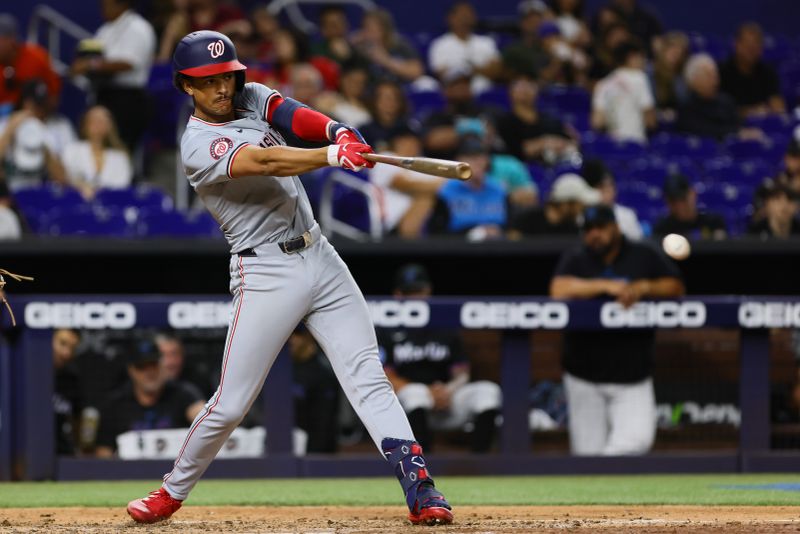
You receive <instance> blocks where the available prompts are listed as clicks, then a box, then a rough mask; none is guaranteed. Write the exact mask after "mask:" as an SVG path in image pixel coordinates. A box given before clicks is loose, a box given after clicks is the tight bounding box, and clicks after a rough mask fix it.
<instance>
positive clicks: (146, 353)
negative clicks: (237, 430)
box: [95, 341, 204, 458]
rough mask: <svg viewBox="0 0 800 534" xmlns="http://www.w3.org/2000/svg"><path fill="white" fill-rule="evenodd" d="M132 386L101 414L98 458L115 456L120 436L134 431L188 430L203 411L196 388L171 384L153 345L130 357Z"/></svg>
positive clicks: (145, 345)
mask: <svg viewBox="0 0 800 534" xmlns="http://www.w3.org/2000/svg"><path fill="white" fill-rule="evenodd" d="M128 376H129V377H130V382H129V383H128V384H126V385H125V386H124V387H123V388H122V389H120V390H118V391H116V392H115V393H114V394H112V396H111V398H109V399H108V402H107V403H106V406H105V407H104V409H103V410H101V415H100V426H99V429H98V433H97V449H96V451H95V452H96V455H97V456H98V457H100V458H109V457H111V456H113V454H114V451H115V450H116V439H117V436H119V435H120V434H123V433H125V432H128V431H130V430H155V429H163V428H182V427H188V426H189V425H190V424H191V422H192V421H194V418H195V417H196V416H197V414H198V413H200V411H201V410H202V409H203V404H204V401H203V399H202V398H200V397H198V396H197V394H196V391H195V389H194V388H188V387H186V385H185V384H183V383H181V382H169V381H167V378H166V376H164V374H163V373H162V372H161V369H160V367H159V356H158V352H157V351H156V348H155V347H154V346H153V344H152V343H150V342H146V341H143V342H140V343H138V344H137V345H136V347H135V348H133V349H132V350H131V352H130V354H129V360H128Z"/></svg>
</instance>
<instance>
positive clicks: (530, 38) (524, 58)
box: [503, 0, 558, 80]
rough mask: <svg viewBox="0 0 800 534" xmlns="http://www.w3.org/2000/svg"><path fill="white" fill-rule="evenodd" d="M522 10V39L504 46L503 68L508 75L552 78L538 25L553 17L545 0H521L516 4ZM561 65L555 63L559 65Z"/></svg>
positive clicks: (518, 9)
mask: <svg viewBox="0 0 800 534" xmlns="http://www.w3.org/2000/svg"><path fill="white" fill-rule="evenodd" d="M517 12H518V13H519V39H518V40H517V41H514V42H513V43H511V44H510V45H508V46H507V47H505V48H504V49H503V68H504V70H505V74H506V75H507V76H509V77H515V76H525V77H528V78H531V79H544V80H549V79H550V78H551V77H552V72H548V71H552V70H553V69H552V68H549V69H548V64H549V63H550V60H549V59H548V57H547V52H545V51H544V48H542V43H541V41H540V40H539V26H540V25H541V24H542V21H544V20H545V19H547V18H550V17H552V16H553V13H552V12H551V11H550V8H549V7H547V4H545V3H544V1H543V0H522V2H520V3H519V4H518V5H517ZM557 66H558V65H556V67H557Z"/></svg>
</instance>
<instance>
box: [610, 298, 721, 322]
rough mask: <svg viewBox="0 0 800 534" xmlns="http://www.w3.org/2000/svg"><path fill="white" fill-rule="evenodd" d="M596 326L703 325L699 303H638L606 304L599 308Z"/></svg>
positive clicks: (702, 313)
mask: <svg viewBox="0 0 800 534" xmlns="http://www.w3.org/2000/svg"><path fill="white" fill-rule="evenodd" d="M600 324H601V325H602V326H603V327H605V328H637V327H638V328H642V327H645V328H652V327H658V328H700V327H701V326H703V325H705V324H706V306H705V304H703V303H702V302H694V301H685V302H674V301H665V302H639V303H636V304H634V305H633V306H631V307H630V308H625V307H623V306H622V304H620V303H618V302H607V303H605V304H603V307H602V308H600Z"/></svg>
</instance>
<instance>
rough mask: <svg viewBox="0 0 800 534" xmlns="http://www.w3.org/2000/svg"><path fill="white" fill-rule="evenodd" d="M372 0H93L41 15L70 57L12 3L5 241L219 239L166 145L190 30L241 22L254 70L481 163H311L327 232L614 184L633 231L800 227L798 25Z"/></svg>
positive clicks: (622, 1) (460, 229)
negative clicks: (425, 167)
mask: <svg viewBox="0 0 800 534" xmlns="http://www.w3.org/2000/svg"><path fill="white" fill-rule="evenodd" d="M365 5H366V6H369V5H371V3H366V4H361V3H359V6H358V7H357V6H355V5H348V4H343V5H335V4H325V5H322V6H313V7H311V8H307V9H306V8H304V9H305V11H304V12H305V13H306V14H307V16H308V18H309V19H311V20H308V19H306V18H305V17H303V18H301V19H297V18H296V17H293V16H288V15H287V12H275V11H274V10H272V9H271V8H270V7H269V6H267V5H266V4H256V3H253V2H244V1H242V2H234V1H224V0H154V1H151V2H143V3H142V5H139V3H138V2H134V1H130V0H102V1H100V2H97V4H96V8H97V9H98V10H99V11H100V12H101V14H102V17H103V20H104V22H103V24H102V25H101V26H100V27H99V28H88V29H85V30H84V29H81V28H80V27H79V26H77V25H75V24H74V23H72V22H71V21H70V20H69V13H63V15H64V17H61V18H59V17H58V16H53V15H50V16H49V17H42V19H43V20H45V19H46V20H48V21H50V23H53V21H56V22H58V24H57V26H58V27H59V28H61V29H62V30H64V29H66V30H69V31H68V32H67V33H69V34H70V35H71V36H72V37H75V44H74V46H72V47H71V48H70V49H69V51H66V50H65V48H66V47H65V46H61V47H60V48H59V49H58V55H59V57H49V55H48V52H49V51H51V52H54V53H55V51H54V50H53V47H52V43H49V42H48V41H47V39H41V41H42V45H38V44H35V43H34V42H30V40H29V39H27V38H26V37H34V36H37V35H38V33H41V32H38V33H37V31H36V30H33V31H31V32H29V34H30V35H29V36H26V34H25V33H26V32H25V29H24V28H22V27H21V26H20V24H19V21H18V20H16V18H15V17H14V16H12V15H11V14H0V67H2V75H3V78H4V79H3V80H2V83H0V116H1V117H2V119H0V157H2V162H3V165H2V179H0V238H2V239H21V238H23V237H24V236H26V235H43V236H56V235H89V236H91V235H96V236H107V237H150V236H196V237H208V238H215V237H217V238H218V237H220V232H219V230H218V226H217V224H216V223H215V221H213V220H212V219H211V218H210V217H209V216H208V215H206V214H205V213H204V212H203V211H202V209H197V208H198V207H197V206H195V205H194V202H193V198H192V196H191V193H190V192H189V191H188V189H187V186H186V184H185V181H184V180H183V177H182V176H181V172H182V171H181V169H180V167H179V166H176V159H175V154H176V140H177V139H178V137H179V135H180V133H181V131H182V129H183V127H184V124H185V122H186V118H187V117H188V114H189V113H190V112H191V109H190V106H189V102H187V98H186V96H185V95H181V94H180V93H178V92H177V91H175V90H174V89H173V88H172V87H171V68H170V58H171V54H172V50H173V48H174V46H175V44H176V43H177V42H178V41H179V40H180V38H181V37H182V36H183V35H185V34H186V33H187V32H189V31H193V30H198V29H213V30H217V31H221V32H224V33H226V34H227V35H228V36H230V37H231V39H232V40H233V41H234V43H235V44H236V46H237V50H238V53H239V58H240V60H241V61H242V62H244V63H245V64H246V65H247V66H248V70H247V79H248V81H252V82H259V83H264V84H266V85H269V86H270V87H274V88H276V89H278V90H279V91H280V92H281V93H282V94H283V95H286V96H291V97H293V98H295V99H297V100H299V101H301V102H303V103H306V104H308V105H310V106H312V107H315V108H317V109H319V110H321V111H323V112H325V113H327V114H329V115H330V116H332V117H334V118H336V119H337V120H340V121H342V122H346V123H349V124H352V125H353V126H356V127H357V128H359V129H360V130H361V132H362V133H363V135H364V136H365V137H366V139H367V140H368V142H369V143H371V144H372V145H373V146H374V147H375V149H376V151H381V152H387V153H396V154H400V155H405V156H414V155H427V156H432V157H440V158H449V159H451V158H457V159H460V160H464V161H468V162H469V163H471V165H472V166H473V169H474V171H475V172H474V174H475V177H474V178H473V179H472V180H470V181H469V182H466V183H461V182H457V181H445V180H440V179H436V178H433V177H430V176H425V175H420V174H417V173H412V172H407V171H401V170H398V169H397V168H393V167H387V166H383V165H379V166H377V167H376V168H375V169H372V170H371V171H362V172H360V173H348V172H345V171H342V170H340V169H326V170H323V171H319V172H315V173H312V174H309V175H307V176H304V177H303V181H304V183H305V184H306V188H307V191H308V194H309V197H310V199H311V201H312V204H313V206H314V208H315V210H317V213H318V215H320V218H321V219H322V222H323V225H327V227H328V229H329V230H330V231H332V232H336V231H339V230H340V229H342V228H344V230H341V233H343V234H345V235H349V236H356V237H357V236H361V235H367V236H369V235H371V236H373V237H380V236H386V235H391V236H398V237H402V238H420V237H425V236H430V235H459V236H466V238H468V239H470V240H485V239H515V238H518V237H524V236H532V235H547V234H567V235H569V234H574V235H577V234H578V232H579V228H580V224H581V216H582V212H583V209H584V207H585V206H587V205H593V204H597V203H602V204H608V205H612V206H613V207H614V210H615V214H616V218H617V220H618V221H619V223H620V226H621V228H622V230H623V233H624V234H625V235H626V236H628V237H630V238H631V239H639V238H641V237H647V236H650V235H663V234H667V233H673V232H675V233H682V234H684V235H686V236H688V237H691V238H695V239H706V238H707V239H722V238H725V237H726V236H738V235H745V234H752V235H756V236H759V237H762V238H788V237H791V236H793V235H797V234H798V233H800V223H799V222H798V218H797V214H798V209H799V207H800V203H799V202H798V195H800V129H798V127H797V125H798V123H800V112H798V108H797V106H798V104H800V100H799V97H800V40H798V39H797V37H796V36H794V35H792V36H784V35H779V34H771V33H770V32H769V31H767V30H765V29H764V28H761V27H760V26H759V25H758V24H756V23H754V22H749V21H741V24H740V25H739V26H738V27H737V28H735V30H734V31H733V32H732V33H731V34H730V35H724V36H718V35H702V34H698V33H696V32H684V31H681V29H680V28H666V27H665V26H664V24H662V22H661V17H660V15H659V13H658V12H656V11H654V10H653V9H651V8H650V7H648V6H647V5H646V4H645V3H642V2H639V1H638V0H608V1H607V2H605V3H604V4H602V5H601V7H600V8H599V9H595V10H592V11H589V10H588V9H586V8H585V6H584V2H583V0H548V1H545V0H524V1H522V2H519V4H518V5H516V7H515V8H514V7H512V8H510V9H509V12H508V13H507V16H506V17H505V18H499V19H498V18H496V17H493V18H491V20H489V19H484V18H483V17H482V16H481V8H480V4H479V3H477V2H476V3H470V2H468V1H463V2H461V1H456V2H452V3H451V4H448V9H447V12H446V17H445V19H444V20H442V21H440V24H439V26H440V27H441V28H443V32H442V33H440V34H431V33H428V32H424V33H419V32H416V31H415V28H413V27H397V25H396V24H395V23H394V20H393V16H392V10H393V9H395V8H396V7H397V6H394V7H392V6H388V7H390V8H391V9H384V8H382V7H379V6H378V5H377V4H376V5H374V7H373V8H369V9H365V8H364V6H365ZM509 5H510V6H511V4H509ZM82 9H86V8H85V7H84V8H82ZM56 15H58V14H57V13H56ZM62 18H63V19H64V20H62ZM300 21H305V22H306V23H308V24H300V23H299V22H300ZM70 24H71V25H72V26H76V28H73V27H72V26H71V25H70ZM66 30H64V31H66ZM78 37H80V38H78ZM34 40H38V39H34ZM45 45H47V48H45V47H44V46H45ZM76 87H77V88H79V91H78V92H77V94H78V95H80V96H79V97H78V98H75V94H76V90H75V88H76ZM67 93H69V95H71V96H70V97H69V98H64V97H65V96H66V95H67ZM325 214H327V215H325ZM341 223H345V224H341Z"/></svg>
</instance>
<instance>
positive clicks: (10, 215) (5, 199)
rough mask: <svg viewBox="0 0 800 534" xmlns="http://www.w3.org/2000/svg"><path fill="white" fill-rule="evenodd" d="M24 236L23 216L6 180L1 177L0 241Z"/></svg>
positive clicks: (13, 239) (14, 239)
mask: <svg viewBox="0 0 800 534" xmlns="http://www.w3.org/2000/svg"><path fill="white" fill-rule="evenodd" d="M21 238H22V218H21V217H20V215H19V213H18V212H17V210H16V209H15V206H14V198H13V197H12V196H11V192H10V191H9V190H8V186H7V185H6V183H5V181H3V180H2V179H0V241H16V240H17V239H21Z"/></svg>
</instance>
